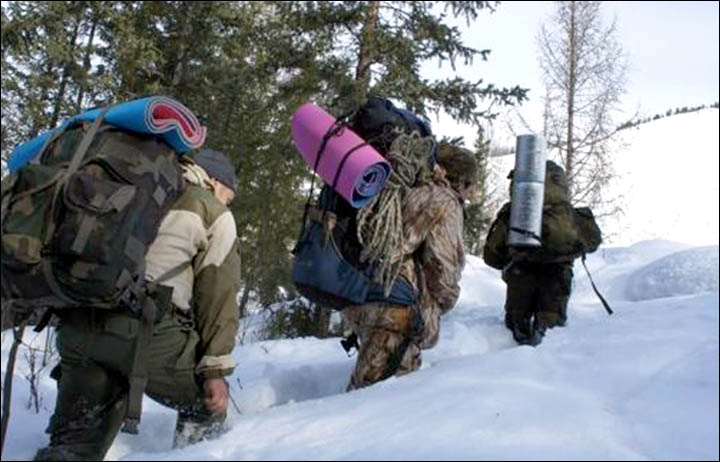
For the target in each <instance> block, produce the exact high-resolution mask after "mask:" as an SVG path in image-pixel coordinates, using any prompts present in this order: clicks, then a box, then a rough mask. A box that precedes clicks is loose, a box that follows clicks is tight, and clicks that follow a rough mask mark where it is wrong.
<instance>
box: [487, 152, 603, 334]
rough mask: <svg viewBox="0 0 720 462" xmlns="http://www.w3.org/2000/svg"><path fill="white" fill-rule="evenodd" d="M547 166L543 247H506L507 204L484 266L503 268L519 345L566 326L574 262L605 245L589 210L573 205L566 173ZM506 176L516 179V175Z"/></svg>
mask: <svg viewBox="0 0 720 462" xmlns="http://www.w3.org/2000/svg"><path fill="white" fill-rule="evenodd" d="M545 165H546V169H545V186H544V203H543V208H542V236H541V240H540V242H541V243H542V245H541V246H540V247H537V248H521V247H513V246H510V245H508V243H507V236H508V228H509V224H508V223H509V221H510V209H511V203H510V202H509V203H507V204H505V205H504V206H503V207H502V208H501V209H500V211H499V212H498V215H497V217H496V218H495V221H494V222H493V224H492V225H491V227H490V230H489V231H488V236H487V240H486V242H485V247H484V249H483V260H484V261H485V263H487V264H488V265H489V266H491V267H493V268H496V269H499V270H502V279H503V281H505V283H506V284H507V296H506V300H505V325H506V326H507V328H508V329H510V331H511V332H512V335H513V338H514V339H515V341H516V342H518V343H519V344H521V345H532V346H536V345H538V344H540V342H542V339H543V336H544V335H545V333H546V331H547V329H552V328H554V327H563V326H565V325H566V323H567V304H568V300H569V299H570V293H571V291H572V280H573V261H574V259H575V258H578V257H580V256H582V257H583V258H584V255H585V254H586V253H590V252H592V251H594V250H595V249H597V247H598V246H599V245H600V242H601V236H600V230H599V228H598V227H597V223H596V222H595V219H594V217H593V215H592V212H591V211H590V209H588V208H579V209H574V208H573V207H572V206H571V205H570V202H569V198H568V185H567V178H566V175H565V171H564V170H563V169H562V168H561V167H560V166H559V165H557V164H556V163H555V162H553V161H550V160H548V161H546V163H545ZM508 178H510V179H512V178H513V172H510V175H509V176H508ZM511 191H512V188H511ZM603 303H605V302H604V301H603ZM606 308H607V306H606ZM608 309H609V308H608ZM609 312H610V311H609Z"/></svg>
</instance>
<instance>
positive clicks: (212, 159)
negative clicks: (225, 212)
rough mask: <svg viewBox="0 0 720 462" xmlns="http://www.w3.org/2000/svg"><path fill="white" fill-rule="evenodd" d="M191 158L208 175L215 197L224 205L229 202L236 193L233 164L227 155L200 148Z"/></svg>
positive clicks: (235, 177)
mask: <svg viewBox="0 0 720 462" xmlns="http://www.w3.org/2000/svg"><path fill="white" fill-rule="evenodd" d="M193 160H194V161H195V163H196V164H198V165H199V166H201V167H202V168H203V169H204V170H205V172H207V174H208V176H210V180H211V183H212V186H213V190H214V193H215V197H217V198H218V200H219V201H220V202H222V203H223V204H225V205H228V204H230V202H232V200H233V199H234V198H235V194H236V193H237V176H236V175H235V166H234V165H233V164H232V162H231V161H230V159H229V158H228V157H227V155H226V154H225V153H222V152H220V151H215V150H212V149H202V150H200V151H198V153H197V154H195V157H194V158H193Z"/></svg>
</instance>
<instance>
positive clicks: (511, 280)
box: [505, 267, 536, 344]
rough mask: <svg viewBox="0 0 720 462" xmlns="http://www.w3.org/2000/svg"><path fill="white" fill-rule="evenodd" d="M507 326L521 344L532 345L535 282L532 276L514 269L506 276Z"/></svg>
mask: <svg viewBox="0 0 720 462" xmlns="http://www.w3.org/2000/svg"><path fill="white" fill-rule="evenodd" d="M505 282H506V283H507V295H506V297H505V325H506V326H507V328H508V329H510V331H511V332H512V333H513V338H514V339H515V341H516V342H518V343H520V344H528V343H532V336H533V330H532V317H533V314H534V311H535V298H536V297H535V281H534V280H533V277H532V275H530V274H526V273H524V272H522V271H521V270H520V269H519V268H517V267H516V268H513V269H512V270H511V273H510V274H508V275H507V276H506V281H505Z"/></svg>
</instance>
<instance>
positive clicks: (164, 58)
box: [2, 1, 525, 309]
mask: <svg viewBox="0 0 720 462" xmlns="http://www.w3.org/2000/svg"><path fill="white" fill-rule="evenodd" d="M493 8H494V4H493V3H491V2H441V3H433V2H420V1H411V2H399V1H398V2H377V1H371V2H312V1H311V2H281V1H267V2H215V1H195V2H188V1H167V2H136V1H107V2H85V1H69V2H29V1H19V2H7V3H3V6H2V57H3V62H2V158H3V159H4V160H6V159H7V156H8V155H9V153H10V152H11V151H12V149H13V148H14V146H16V145H17V144H18V143H19V142H21V141H24V140H26V139H28V138H29V137H32V136H35V135H37V134H38V133H40V132H42V131H44V130H47V129H49V128H51V127H54V126H56V125H57V124H58V123H59V122H60V121H62V120H63V119H64V118H66V117H68V116H70V115H72V114H75V113H77V112H80V111H81V110H83V109H85V108H87V107H92V106H96V105H99V104H104V103H107V102H117V101H123V100H127V99H130V98H134V97H138V96H142V95H146V94H165V95H168V96H170V97H173V98H176V99H178V100H180V101H181V102H183V103H184V104H186V105H187V106H188V107H189V108H191V109H192V110H193V111H195V112H196V113H197V114H198V115H199V117H200V118H201V119H202V120H203V123H204V124H205V125H207V127H208V139H207V143H206V147H208V148H211V149H218V150H222V151H224V152H226V153H227V154H228V155H229V156H230V157H231V159H232V160H233V162H234V163H235V165H236V167H237V173H238V181H239V194H238V195H237V197H236V199H235V201H234V202H233V204H232V205H231V208H232V211H233V213H234V215H235V218H236V221H237V224H238V234H239V236H240V237H241V251H242V257H243V265H242V267H243V269H242V271H243V274H242V277H243V282H244V284H245V289H244V291H243V292H242V294H241V300H242V302H243V307H242V308H243V309H244V308H245V303H246V302H247V301H248V299H249V297H251V296H252V297H257V298H258V300H257V301H258V302H260V303H261V304H262V305H263V306H268V305H269V304H271V303H273V302H276V301H278V300H280V299H283V298H284V297H291V296H292V295H293V294H294V289H293V287H292V284H291V282H290V278H289V272H290V266H291V265H290V262H291V260H290V258H291V255H290V248H289V245H292V243H293V242H294V241H295V239H296V237H297V233H298V232H299V228H300V218H301V216H302V211H303V205H304V201H305V199H306V194H307V185H308V180H309V178H310V176H309V172H308V169H307V167H306V166H305V165H304V163H303V162H302V160H301V159H300V157H299V156H298V155H297V153H296V151H295V149H294V147H293V146H292V144H291V142H290V129H289V122H290V116H291V115H292V113H293V111H294V110H295V109H296V108H297V107H298V106H299V105H300V104H302V103H304V102H306V101H308V100H313V101H316V102H318V103H319V104H321V105H323V106H324V107H326V108H328V109H329V110H330V111H331V112H333V113H334V114H336V115H339V114H342V113H344V112H347V111H348V110H350V109H353V108H355V107H357V105H358V104H359V103H360V102H361V101H363V99H364V98H365V97H366V96H367V95H371V94H379V95H382V96H386V97H390V98H393V99H395V100H397V101H400V102H402V103H403V104H402V105H404V106H406V107H407V108H409V109H411V110H413V111H415V112H417V113H419V114H421V115H427V114H428V113H429V112H432V111H439V110H444V111H446V112H447V113H448V114H450V115H451V116H452V117H453V118H455V119H456V120H458V121H462V122H469V123H477V122H479V121H480V120H482V119H483V118H484V117H488V116H490V114H489V113H487V112H486V111H485V110H484V109H483V108H484V107H485V106H481V105H483V104H485V103H490V102H500V103H505V104H515V103H518V102H521V101H522V100H523V99H524V98H525V90H523V89H520V88H518V87H511V88H502V87H496V86H494V85H492V84H486V83H483V82H482V81H481V80H478V81H475V82H469V81H465V80H463V79H461V78H458V77H456V76H454V73H453V72H452V71H451V69H453V68H454V64H455V62H457V61H458V60H460V61H462V62H471V61H472V60H473V59H474V58H480V59H486V58H487V55H488V52H489V50H475V49H472V48H469V47H467V46H465V45H464V44H463V43H462V40H461V38H460V32H459V30H458V29H457V28H456V27H453V26H449V25H447V24H446V18H447V15H454V16H457V17H461V18H464V19H465V20H466V21H468V22H471V21H474V20H475V19H476V18H477V17H478V15H479V14H480V13H483V12H485V11H492V9H493ZM434 59H437V60H439V61H440V63H441V64H442V65H447V66H448V72H447V73H446V74H447V78H446V79H444V80H441V81H429V80H427V79H426V78H424V77H423V76H422V75H420V65H421V63H423V62H424V61H427V60H434ZM251 294H252V295H251Z"/></svg>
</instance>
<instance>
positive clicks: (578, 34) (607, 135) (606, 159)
mask: <svg viewBox="0 0 720 462" xmlns="http://www.w3.org/2000/svg"><path fill="white" fill-rule="evenodd" d="M615 35H616V22H615V20H613V21H612V23H611V24H610V25H608V26H605V25H604V24H603V21H602V17H601V2H588V1H563V2H557V11H556V14H555V15H554V17H553V18H552V19H551V21H550V22H549V23H546V24H543V25H542V27H541V29H540V33H539V34H538V45H539V48H540V66H541V68H542V70H543V75H544V81H545V85H546V96H545V111H544V115H545V121H544V133H543V134H544V136H545V138H546V139H547V142H548V148H549V149H550V150H551V152H552V151H555V152H557V153H558V155H559V157H560V160H561V161H562V163H563V164H564V167H565V170H566V173H567V177H568V182H569V185H570V197H571V202H572V203H573V204H579V203H583V204H587V205H590V206H593V207H594V208H597V209H599V211H600V213H601V214H610V213H614V212H617V211H619V207H618V206H617V205H616V204H614V203H613V198H610V197H607V194H606V192H607V188H606V186H607V185H608V183H609V182H610V180H611V179H612V177H613V174H614V173H613V168H612V161H611V152H612V149H613V145H612V141H613V135H614V134H615V133H616V132H617V126H618V124H617V123H615V121H614V120H613V117H614V116H615V114H616V112H617V109H618V103H619V102H620V99H621V96H622V94H623V93H624V89H625V83H626V72H627V59H626V57H625V55H624V53H623V51H622V48H621V46H620V44H619V43H618V42H617V40H616V39H615Z"/></svg>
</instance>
